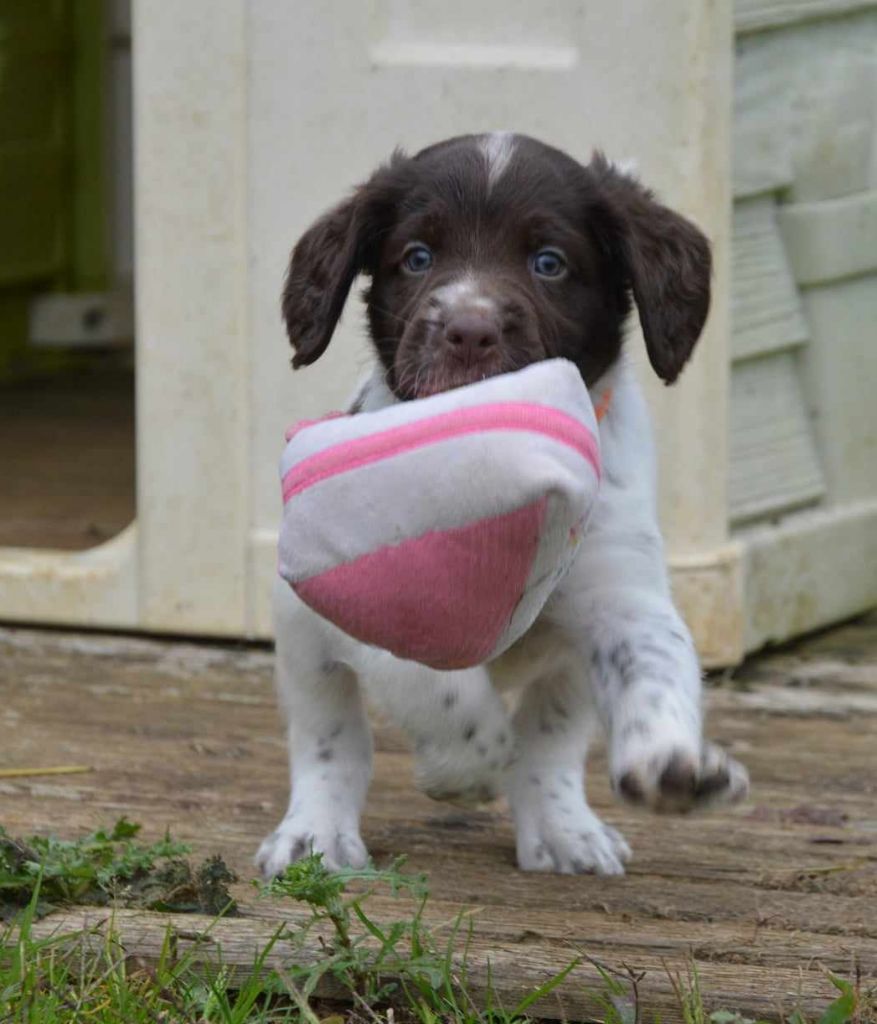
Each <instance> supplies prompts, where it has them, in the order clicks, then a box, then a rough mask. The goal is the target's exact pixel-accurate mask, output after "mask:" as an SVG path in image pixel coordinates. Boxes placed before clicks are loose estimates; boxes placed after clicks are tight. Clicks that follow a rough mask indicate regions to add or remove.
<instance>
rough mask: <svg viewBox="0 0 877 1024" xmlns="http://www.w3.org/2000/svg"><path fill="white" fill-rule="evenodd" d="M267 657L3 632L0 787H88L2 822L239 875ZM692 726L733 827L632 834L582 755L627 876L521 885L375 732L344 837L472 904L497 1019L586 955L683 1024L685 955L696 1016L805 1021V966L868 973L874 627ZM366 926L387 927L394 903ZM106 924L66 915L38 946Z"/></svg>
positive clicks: (782, 662) (713, 820) (261, 825)
mask: <svg viewBox="0 0 877 1024" xmlns="http://www.w3.org/2000/svg"><path fill="white" fill-rule="evenodd" d="M271 660H272V659H271V655H270V652H268V651H267V650H264V649H252V648H246V647H232V646H219V645H210V646H208V645H196V644H190V643H180V642H176V641H175V642H172V643H166V642H161V641H152V640H143V639H129V638H125V637H105V636H98V635H92V634H75V635H73V634H66V635H65V634H61V633H51V632H40V631H28V630H0V768H4V767H5V768H39V767H47V766H52V765H61V764H74V763H86V764H89V765H91V766H92V767H93V769H94V770H93V771H92V772H89V773H87V774H79V775H70V776H55V777H52V776H37V775H34V776H29V777H23V778H6V779H3V778H0V822H2V823H3V824H4V825H5V826H6V827H7V828H8V829H9V830H10V831H12V832H13V833H22V832H31V831H49V830H51V831H53V832H55V833H57V834H59V835H64V836H72V835H74V834H77V833H78V832H80V831H82V830H86V829H90V828H93V827H95V826H96V825H98V824H105V823H107V822H109V821H111V820H113V819H114V818H115V817H117V816H120V815H122V814H125V815H128V816H129V817H130V818H132V819H134V820H136V821H140V822H142V823H143V824H144V832H145V834H146V835H147V836H150V837H155V836H158V835H159V834H161V833H163V831H164V830H165V828H170V829H171V830H172V832H173V833H174V834H175V835H177V836H179V837H181V838H184V839H186V840H189V841H191V842H192V843H193V845H194V846H195V848H196V850H197V851H198V852H199V853H204V854H207V853H212V852H219V853H221V854H222V855H223V856H224V857H225V858H226V860H227V861H228V862H229V863H230V864H231V865H232V866H233V867H234V868H235V869H236V870H237V871H238V872H239V873H240V874H241V876H242V878H243V879H248V878H250V877H251V876H252V868H251V858H252V855H253V853H254V851H255V848H256V846H257V844H258V841H259V840H260V838H261V837H262V835H263V834H264V833H266V832H267V831H268V830H269V829H271V828H272V827H273V826H274V824H275V823H276V821H277V819H278V818H279V816H280V814H281V813H282V811H283V809H284V806H285V802H286V795H287V793H286V763H285V758H286V755H285V744H284V740H283V736H282V733H281V726H280V722H279V719H278V717H277V715H276V713H275V710H274V697H273V693H272V684H271ZM709 709H710V710H709V732H710V733H711V735H712V736H714V737H715V738H716V739H718V740H720V741H721V742H723V743H724V744H726V745H727V746H728V747H729V748H730V749H731V750H733V751H734V752H735V753H736V754H737V756H739V757H741V758H743V759H744V760H745V761H746V762H747V764H748V765H749V767H750V770H751V772H752V778H753V786H754V788H753V795H752V799H751V801H750V802H749V803H748V804H747V805H746V806H744V807H741V808H738V809H736V810H734V811H732V812H728V813H721V814H715V815H711V816H706V817H697V818H695V817H691V818H653V817H649V816H645V815H640V814H636V813H633V812H631V811H629V810H627V809H626V808H623V807H621V806H619V805H617V804H616V803H615V802H614V801H613V799H612V797H611V794H610V792H609V787H608V784H607V781H606V777H605V771H604V769H603V766H602V759H601V758H599V757H598V758H597V759H596V761H595V763H594V765H593V768H592V770H591V773H590V781H589V791H590V794H591V797H592V800H593V803H594V805H595V807H596V808H597V809H598V811H599V812H600V813H601V814H603V815H604V816H605V817H606V818H607V820H609V821H610V822H612V823H613V824H615V825H618V826H619V827H620V828H622V829H623V831H624V832H625V833H626V835H627V837H628V839H629V840H630V842H631V845H632V846H633V848H634V855H635V859H634V860H633V862H632V863H631V865H630V868H629V872H628V875H627V876H626V877H625V878H622V879H601V878H594V877H590V876H579V877H575V878H561V877H552V876H538V875H524V874H521V873H519V872H518V871H517V870H516V869H515V867H514V860H513V840H512V831H511V827H510V823H509V820H508V816H507V813H506V812H505V810H504V809H503V808H502V807H499V806H497V807H494V808H491V809H490V810H487V811H480V812H470V813H467V812H461V811H457V810H454V809H451V808H447V807H445V806H443V805H439V804H435V803H433V802H431V801H430V800H428V799H427V798H425V797H423V796H421V795H420V794H418V793H416V792H415V791H414V790H413V788H412V786H411V783H410V759H409V755H408V753H407V752H406V750H405V745H404V743H403V741H402V739H401V737H400V736H399V735H398V734H396V733H395V732H393V731H391V730H388V729H380V730H379V731H378V736H377V748H378V754H377V760H376V773H375V781H374V784H373V787H372V791H371V795H370V798H369V804H368V811H367V815H366V818H365V822H364V837H365V839H366V842H367V843H368V845H369V847H370V849H371V852H372V854H373V855H374V857H375V858H376V859H377V860H378V861H379V862H380V861H385V860H386V859H388V858H389V857H390V856H392V855H395V854H399V853H405V854H408V855H409V858H410V859H409V866H410V867H411V869H412V870H422V871H426V872H428V874H429V876H430V888H431V892H432V899H431V901H430V910H429V918H430V919H431V920H433V921H435V922H447V921H449V920H450V919H452V918H453V917H454V916H455V914H456V913H457V912H458V911H459V910H460V909H461V908H466V907H468V908H475V913H474V917H473V920H474V927H475V932H474V940H473V944H472V948H471V952H470V981H471V984H472V987H473V989H474V990H475V991H477V990H478V989H479V987H483V986H484V984H485V982H486V977H487V963H488V960H489V961H490V964H491V970H492V976H493V980H494V984H495V985H496V987H497V988H498V989H499V991H500V993H501V994H502V997H503V999H504V1002H506V1004H510V1003H512V1002H513V1001H514V999H515V997H516V996H519V995H520V994H522V993H523V992H525V991H528V990H529V989H531V988H532V987H533V986H534V985H536V984H540V983H542V982H543V981H545V980H546V979H547V977H549V976H550V975H551V974H553V973H554V972H556V971H557V970H559V969H560V968H562V967H563V966H564V965H565V964H566V963H567V962H568V961H569V960H570V959H572V958H573V957H574V956H575V955H576V954H577V953H579V952H585V953H587V954H589V955H591V956H593V957H595V958H596V959H597V960H598V961H600V962H601V963H605V964H607V965H609V966H612V967H618V966H620V965H622V964H627V965H630V966H631V967H633V968H637V969H642V970H645V971H646V972H647V974H646V977H645V979H644V980H643V982H642V983H641V993H642V997H643V1003H644V1009H645V1010H646V1011H648V1012H649V1013H650V1012H651V1011H652V1010H655V1011H658V1012H659V1013H660V1015H661V1019H662V1020H664V1021H673V1020H677V1019H679V1011H678V1007H677V1006H676V1004H675V1001H674V999H673V995H672V989H671V985H670V982H669V979H668V977H667V974H666V970H665V968H667V967H669V968H670V969H671V970H678V971H683V972H684V970H685V967H686V963H687V962H688V958H689V957H692V956H693V958H694V961H695V962H696V964H697V969H698V972H699V975H700V981H701V989H702V991H703V992H704V995H705V1001H706V1004H707V1006H708V1008H709V1009H716V1008H720V1007H722V1008H730V1009H735V1010H740V1011H742V1012H744V1013H745V1014H747V1015H748V1016H756V1015H759V1016H767V1017H776V1016H778V1013H779V1011H780V1009H785V1010H786V1011H788V1010H789V1009H791V1007H792V1006H793V1005H795V1003H796V1001H797V1000H800V1003H801V1004H802V1005H803V1007H804V1008H805V1009H807V1010H808V1011H810V1012H811V1013H812V1012H814V1011H815V1010H817V1009H819V1008H821V1007H823V1006H824V1005H825V1004H826V1003H827V1002H828V1001H829V1000H830V999H831V998H832V993H833V991H834V990H833V989H832V987H831V985H830V983H829V982H828V980H827V978H826V976H825V973H824V970H823V969H824V968H828V969H830V970H833V971H837V972H839V973H843V974H845V973H847V972H848V971H849V970H850V969H851V968H852V966H853V965H854V964H855V963H857V964H859V966H860V967H861V969H862V970H863V971H864V973H865V974H866V975H869V974H870V975H872V976H873V975H874V974H875V973H877V616H871V617H870V618H869V619H866V620H863V621H861V622H859V623H856V624H853V625H850V626H847V627H844V628H841V629H838V630H835V631H832V632H830V633H826V634H823V635H822V636H820V637H817V638H815V639H811V640H810V641H808V642H806V643H805V644H803V645H801V646H799V647H798V648H795V649H791V650H788V651H784V652H781V653H777V654H774V655H772V656H769V657H762V658H760V659H757V660H755V661H753V662H751V663H749V664H748V665H745V666H744V667H743V668H742V669H740V670H739V671H738V672H737V673H735V676H734V677H733V679H726V680H724V681H723V682H722V684H721V685H719V686H714V687H713V688H712V689H711V691H710V694H709ZM239 895H240V896H241V898H242V900H243V901H244V910H245V916H244V917H242V918H238V919H235V920H229V921H224V922H220V923H219V924H218V925H216V926H215V927H214V930H213V931H212V933H211V934H212V937H213V939H214V940H217V941H219V942H220V943H221V944H222V947H223V957H224V960H225V962H226V963H231V964H240V965H242V966H246V965H247V964H248V963H249V962H251V960H252V954H253V950H254V948H255V946H256V945H257V944H258V943H259V942H263V941H264V940H265V939H267V937H268V936H269V935H270V934H271V933H272V931H273V930H274V928H275V927H276V923H277V921H278V920H280V919H281V918H282V917H284V916H285V917H287V918H291V917H295V913H296V912H295V911H294V910H290V909H289V908H281V907H278V906H277V905H275V904H268V903H265V902H257V901H255V900H253V898H252V890H250V889H249V887H248V886H247V885H245V884H242V885H241V886H240V890H239ZM373 909H374V911H375V914H376V916H378V917H379V918H380V917H383V916H386V917H387V918H390V917H395V916H399V910H400V908H399V906H398V905H394V902H393V900H392V899H391V898H390V897H386V898H383V897H381V898H378V897H376V898H375V903H374V905H373ZM106 916H107V914H106V911H95V910H92V911H87V912H79V911H76V912H69V913H65V914H63V915H56V916H54V917H50V918H48V919H47V921H46V922H44V924H43V926H42V927H44V928H55V927H60V928H65V929H66V928H70V927H74V926H79V925H81V924H82V922H83V921H84V920H86V919H89V920H92V921H93V920H95V919H97V920H103V919H105V918H106ZM168 920H169V919H168V918H167V917H164V916H161V915H153V914H144V913H137V912H122V913H119V914H118V915H117V918H116V925H117V927H118V928H120V930H121V932H122V935H123V939H124V941H125V942H126V945H127V948H128V949H129V950H131V951H132V952H135V953H137V954H138V955H140V956H143V957H146V958H148V957H149V956H150V955H155V954H156V953H157V951H158V949H159V947H160V943H161V941H162V939H163V937H164V931H165V927H166V925H167V923H168ZM173 923H175V925H176V926H178V927H179V929H181V930H182V931H184V932H186V933H193V932H196V931H197V930H198V928H199V927H200V926H201V925H202V924H205V925H206V921H204V920H203V919H198V918H195V917H191V916H185V917H182V918H176V919H175V920H173ZM207 948H209V946H208V947H205V949H207ZM204 955H205V956H206V957H207V958H208V959H209V953H205V954H204ZM284 955H286V956H289V955H290V952H289V950H288V949H287V948H284V947H283V945H280V946H278V948H277V949H276V950H275V953H274V956H275V958H280V959H282V958H283V956H284ZM312 955H316V954H315V951H314V950H312ZM597 982H598V978H597V974H596V971H595V969H594V968H593V967H590V966H588V965H582V966H581V967H580V968H577V969H576V971H574V972H573V973H572V974H571V975H570V976H569V977H568V978H567V979H566V981H565V983H564V984H563V985H562V986H561V988H560V989H559V990H558V992H557V994H556V995H553V996H551V997H550V998H549V999H548V1000H546V1002H545V1003H544V1004H542V1005H539V1006H538V1007H536V1008H535V1009H537V1010H538V1011H540V1012H542V1013H543V1014H545V1015H548V1016H556V1017H563V1016H566V1017H568V1018H570V1019H583V1018H586V1017H588V1016H589V1015H590V1016H594V1015H596V1014H598V1012H599V1008H598V1007H597V1005H596V1004H595V1003H594V1000H593V996H592V995H591V994H589V991H588V989H589V988H591V989H592V990H593V989H594V988H596V987H597ZM643 1019H646V1018H643Z"/></svg>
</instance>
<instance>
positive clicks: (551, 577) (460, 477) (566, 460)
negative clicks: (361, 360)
mask: <svg viewBox="0 0 877 1024" xmlns="http://www.w3.org/2000/svg"><path fill="white" fill-rule="evenodd" d="M287 438H288V444H287V446H286V449H285V451H284V453H283V458H282V460H281V471H280V472H281V478H282V482H283V501H284V510H283V523H282V526H281V531H280V558H279V568H280V574H281V575H282V576H283V578H284V579H286V580H287V581H288V582H289V583H290V584H291V585H292V587H293V589H294V590H295V592H296V593H297V594H298V595H299V597H300V598H301V599H302V600H303V601H304V602H305V603H306V604H308V605H310V607H311V608H313V609H314V610H315V611H316V612H318V613H319V614H320V615H322V616H323V617H324V618H326V619H328V620H329V621H330V622H333V623H335V625H336V626H338V627H339V628H340V629H342V630H344V631H345V632H346V633H348V634H350V635H351V636H353V637H355V638H356V639H358V640H361V641H363V642H365V643H368V644H373V645H375V646H378V647H382V648H384V649H386V650H388V651H391V652H392V653H393V654H395V655H397V656H398V657H400V658H407V659H412V660H415V661H419V662H422V663H424V664H426V665H430V666H432V667H433V668H441V669H458V668H466V667H469V666H472V665H477V664H480V663H481V662H484V661H487V660H490V659H491V658H494V657H496V656H497V655H499V654H501V653H502V652H503V651H504V650H506V648H508V647H509V646H511V644H512V643H514V641H515V640H517V639H518V638H519V637H520V636H521V635H522V634H523V633H524V632H525V631H526V630H527V629H528V628H529V627H530V625H531V624H532V623H533V621H534V619H535V618H536V616H537V615H538V614H539V611H540V610H541V608H542V606H543V605H544V603H545V601H546V600H547V599H548V597H549V595H550V594H551V592H552V590H553V589H554V587H555V586H556V585H557V583H558V582H559V581H560V579H561V578H562V577H563V575H564V573H565V572H566V571H567V570H568V568H569V566H570V565H571V564H572V560H573V558H574V557H575V553H576V549H577V547H578V542H579V539H580V538H581V535H582V531H583V529H584V527H585V523H586V521H587V518H588V514H589V512H590V510H591V508H592V507H593V505H594V500H595V498H596V495H597V487H598V483H599V475H600V457H599V442H598V434H597V423H596V417H595V413H594V409H593V406H592V405H591V401H590V398H589V396H588V392H587V390H586V388H585V386H584V384H583V382H582V379H581V375H580V374H579V371H578V370H577V369H576V367H575V366H574V365H573V364H572V363H569V362H567V361H566V360H560V359H556V360H550V361H547V362H541V363H536V364H534V365H532V366H529V367H527V368H526V369H524V370H519V371H517V372H515V373H509V374H504V375H502V376H498V377H492V378H490V379H488V380H484V381H481V382H480V383H478V384H471V385H468V386H466V387H462V388H457V389H456V390H453V391H448V392H445V393H443V394H438V395H434V396H432V397H430V398H425V399H421V400H419V401H414V402H405V403H401V404H398V405H393V406H390V407H388V408H385V409H381V410H379V411H377V412H367V413H359V414H356V415H348V416H345V415H338V414H335V415H333V416H331V417H327V418H325V419H322V420H318V421H316V422H310V423H307V422H306V423H301V424H299V425H297V426H296V427H295V428H294V429H293V430H291V431H290V432H289V433H288V434H287Z"/></svg>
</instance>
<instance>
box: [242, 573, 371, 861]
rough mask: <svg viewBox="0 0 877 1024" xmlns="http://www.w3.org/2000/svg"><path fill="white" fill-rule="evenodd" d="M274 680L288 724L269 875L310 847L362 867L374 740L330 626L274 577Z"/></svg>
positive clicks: (268, 848) (266, 853)
mask: <svg viewBox="0 0 877 1024" xmlns="http://www.w3.org/2000/svg"><path fill="white" fill-rule="evenodd" d="M274 607H275V617H276V636H277V662H276V664H277V687H278V693H279V697H280V703H281V705H282V707H283V709H284V711H285V714H286V718H287V722H288V728H289V752H290V776H291V787H290V788H291V795H290V801H289V809H288V810H287V812H286V815H285V816H284V818H283V820H282V821H281V822H280V824H279V825H278V827H277V828H276V829H275V831H274V832H273V833H272V834H271V835H269V836H268V837H267V838H266V839H265V841H264V842H263V843H262V845H261V847H260V848H259V852H258V854H257V855H256V863H257V864H258V866H259V868H260V869H261V871H262V873H263V874H264V875H266V876H268V877H271V876H273V875H276V874H279V873H280V872H282V871H283V869H284V868H285V867H286V866H287V865H288V864H290V863H291V862H293V861H295V860H299V859H300V858H302V857H305V856H307V855H308V854H309V853H310V852H311V851H312V850H313V851H314V852H319V853H322V854H323V863H324V864H326V866H327V867H329V868H332V869H337V868H339V867H343V866H351V867H361V866H363V865H364V864H365V862H366V859H367V853H366V849H365V846H364V845H363V842H362V839H361V838H360V835H359V819H360V814H361V813H362V808H363V804H364V803H365V796H366V791H367V789H368V784H369V779H370V776H371V763H372V744H371V734H370V731H369V726H368V721H367V719H366V716H365V711H364V708H363V705H362V700H361V697H360V693H359V687H358V684H357V681H356V677H355V676H354V674H353V673H352V672H351V671H350V669H349V668H347V667H346V666H344V665H342V664H339V663H338V662H336V661H333V660H332V658H331V654H330V651H331V632H330V627H327V626H326V624H324V623H323V622H322V620H320V619H319V618H318V617H317V616H316V615H314V613H312V612H311V611H310V610H309V609H308V608H306V607H305V606H304V605H303V604H301V602H299V601H298V598H296V597H295V595H294V594H293V592H292V590H291V589H290V588H289V587H288V586H287V585H286V584H285V583H282V582H280V583H279V584H278V586H277V587H276V588H275V604H274Z"/></svg>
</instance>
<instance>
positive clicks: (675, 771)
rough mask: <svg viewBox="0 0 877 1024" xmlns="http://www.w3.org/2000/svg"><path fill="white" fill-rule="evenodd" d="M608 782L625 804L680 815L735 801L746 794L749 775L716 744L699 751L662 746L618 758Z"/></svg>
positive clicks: (706, 744)
mask: <svg viewBox="0 0 877 1024" xmlns="http://www.w3.org/2000/svg"><path fill="white" fill-rule="evenodd" d="M612 785H613V787H614V789H615V791H616V793H618V795H619V796H621V797H622V798H623V799H624V800H626V801H627V802H628V803H631V804H635V805H639V806H642V807H648V808H649V809H650V810H653V811H657V812H659V813H670V814H673V813H675V814H684V813H685V812H687V811H691V810H695V809H704V808H707V807H710V806H713V805H716V804H734V803H739V802H740V801H741V800H743V799H744V798H745V797H746V795H747V794H748V792H749V773H748V772H747V770H746V768H745V767H744V766H743V765H742V764H741V763H740V762H739V761H737V760H736V759H735V758H733V757H731V756H730V755H729V754H728V753H727V752H726V751H724V750H723V749H722V748H721V747H719V746H717V745H716V744H715V743H710V742H708V741H707V742H705V743H704V744H703V748H702V750H701V752H700V753H699V754H698V753H695V752H694V751H692V750H691V749H690V748H688V747H686V746H676V745H673V744H667V745H666V746H665V747H663V749H652V750H650V751H644V750H642V749H639V750H637V751H636V756H635V757H633V758H629V759H627V758H624V757H622V758H619V759H618V760H617V762H616V765H615V769H614V771H613V773H612Z"/></svg>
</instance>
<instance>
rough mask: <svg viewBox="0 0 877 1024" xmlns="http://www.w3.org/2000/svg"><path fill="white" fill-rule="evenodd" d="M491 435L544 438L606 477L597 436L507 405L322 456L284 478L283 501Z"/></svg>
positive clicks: (371, 438) (436, 420) (532, 408)
mask: <svg viewBox="0 0 877 1024" xmlns="http://www.w3.org/2000/svg"><path fill="white" fill-rule="evenodd" d="M488 430H529V431H533V432H535V433H540V434H544V435H545V436H546V437H550V438H553V439H554V440H555V441H559V442H561V443H562V444H565V445H567V446H568V447H570V448H573V449H574V450H575V451H577V452H578V453H579V454H580V455H582V456H584V458H586V459H587V460H588V462H590V464H591V465H592V466H593V468H594V472H595V473H596V474H597V476H599V475H600V456H599V450H598V447H597V442H596V440H595V438H594V436H593V435H592V434H591V432H590V431H589V430H588V429H587V428H586V427H585V426H584V425H583V424H581V423H579V421H578V420H576V419H574V418H573V417H572V416H568V415H567V414H566V413H564V412H561V411H560V410H559V409H552V408H549V407H548V406H544V405H537V404H536V403H533V402H503V403H496V404H493V405H482V406H475V407H471V408H462V409H454V410H452V411H451V412H446V413H442V414H441V415H438V416H433V417H430V418H428V419H425V420H415V421H414V422H411V423H405V424H403V425H402V426H399V427H393V428H392V429H390V430H385V431H383V432H381V433H377V434H370V435H367V436H365V437H357V438H354V439H353V440H350V441H346V442H344V443H342V444H338V445H335V446H334V447H332V448H328V449H326V451H322V452H318V453H317V454H316V455H312V456H310V458H307V459H304V460H303V461H301V462H299V463H298V464H297V465H295V466H293V467H292V468H291V469H290V470H289V471H288V472H287V473H286V475H285V476H284V478H283V500H284V502H286V501H289V499H290V498H291V497H293V495H295V494H297V493H298V492H299V491H302V490H304V489H305V488H306V487H311V486H312V485H313V484H317V483H319V482H320V481H321V480H325V479H327V478H328V477H330V476H335V475H336V474H337V473H344V472H346V471H347V470H350V469H357V468H358V467H359V466H364V465H367V464H368V463H370V462H376V461H378V460H379V459H386V458H390V457H391V456H393V455H399V454H401V453H402V452H407V451H411V450H412V449H415V448H421V447H425V446H427V445H430V444H434V443H436V442H437V441H446V440H448V439H449V438H453V437H459V436H461V435H463V434H477V433H481V432H483V431H488Z"/></svg>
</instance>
